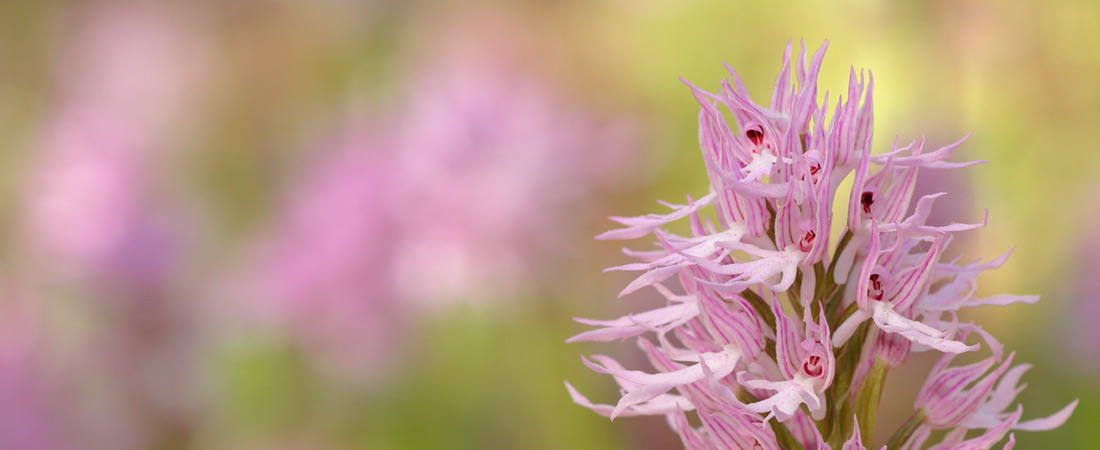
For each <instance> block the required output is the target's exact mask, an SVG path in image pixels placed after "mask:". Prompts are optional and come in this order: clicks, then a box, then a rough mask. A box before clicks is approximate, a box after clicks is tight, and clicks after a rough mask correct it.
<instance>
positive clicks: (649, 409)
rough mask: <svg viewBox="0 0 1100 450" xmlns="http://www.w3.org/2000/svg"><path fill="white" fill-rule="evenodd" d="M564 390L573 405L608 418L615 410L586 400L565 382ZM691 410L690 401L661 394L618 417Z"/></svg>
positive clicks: (681, 397)
mask: <svg viewBox="0 0 1100 450" xmlns="http://www.w3.org/2000/svg"><path fill="white" fill-rule="evenodd" d="M565 389H566V390H568V391H569V396H570V397H571V398H572V399H573V402H574V403H576V404H578V405H581V406H583V407H585V408H588V409H591V410H592V411H593V412H595V413H596V414H599V415H601V416H604V417H608V416H610V415H611V413H612V412H613V411H614V410H615V407H614V406H612V405H600V404H595V403H592V402H591V401H589V400H588V398H587V397H585V396H583V395H581V393H580V392H577V389H576V388H574V387H573V385H571V384H569V382H568V381H566V382H565ZM693 409H695V404H694V403H692V402H691V400H688V399H687V398H684V397H683V396H680V395H673V394H662V395H658V396H656V397H653V399H651V400H649V401H647V402H642V403H639V404H637V405H633V406H631V407H629V408H626V409H625V410H623V411H622V412H621V413H619V415H620V416H624V417H630V416H664V415H668V414H675V413H676V412H677V411H691V410H693Z"/></svg>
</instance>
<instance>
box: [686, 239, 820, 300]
mask: <svg viewBox="0 0 1100 450" xmlns="http://www.w3.org/2000/svg"><path fill="white" fill-rule="evenodd" d="M719 246H720V247H722V248H726V249H729V250H740V251H743V252H745V253H748V254H749V255H750V256H755V257H757V258H759V259H757V260H754V261H749V262H744V263H732V264H724V265H720V264H716V263H711V264H708V263H706V262H701V263H700V264H699V266H700V267H702V268H703V269H706V270H708V271H711V272H714V273H717V274H723V275H734V276H735V277H734V278H733V279H732V280H730V281H728V282H726V283H709V282H704V284H708V285H710V286H712V287H715V288H718V289H719V290H722V291H729V292H740V291H741V290H743V289H744V288H746V287H749V286H752V285H754V284H765V285H767V286H768V287H769V288H771V289H772V290H774V291H776V292H783V291H786V290H787V289H788V288H790V287H791V285H792V284H794V280H795V276H796V275H797V274H798V265H799V264H801V263H802V260H803V259H805V258H806V255H807V253H806V252H803V251H802V250H800V249H799V248H798V246H797V245H791V246H788V247H787V248H786V249H785V250H782V251H775V250H764V249H762V248H760V247H757V246H754V245H749V244H744V243H741V242H723V243H720V244H719ZM775 276H779V277H780V279H779V281H778V282H777V283H775V284H772V283H769V282H768V280H769V279H771V278H772V277H775Z"/></svg>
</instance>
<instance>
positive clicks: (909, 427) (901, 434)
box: [886, 409, 924, 449]
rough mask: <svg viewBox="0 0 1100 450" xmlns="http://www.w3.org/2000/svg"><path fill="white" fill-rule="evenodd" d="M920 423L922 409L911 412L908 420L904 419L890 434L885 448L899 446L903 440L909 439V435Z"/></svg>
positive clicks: (922, 421)
mask: <svg viewBox="0 0 1100 450" xmlns="http://www.w3.org/2000/svg"><path fill="white" fill-rule="evenodd" d="M922 423H924V410H923V409H921V410H917V412H915V413H913V415H912V416H910V417H909V420H906V421H905V423H904V424H902V425H901V427H899V428H898V429H897V431H895V432H894V434H893V435H892V436H890V440H888V441H886V448H888V449H896V448H901V446H902V445H905V441H908V440H909V437H910V436H912V435H913V432H914V431H917V428H918V427H920V425H921V424H922Z"/></svg>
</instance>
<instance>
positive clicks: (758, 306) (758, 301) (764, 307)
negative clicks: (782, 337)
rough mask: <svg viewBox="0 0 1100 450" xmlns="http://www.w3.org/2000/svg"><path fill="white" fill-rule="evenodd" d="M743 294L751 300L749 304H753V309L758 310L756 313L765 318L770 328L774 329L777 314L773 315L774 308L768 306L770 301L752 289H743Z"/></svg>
mask: <svg viewBox="0 0 1100 450" xmlns="http://www.w3.org/2000/svg"><path fill="white" fill-rule="evenodd" d="M741 296H742V297H744V298H745V300H748V301H749V304H750V305H752V309H753V310H755V311H756V315H758V316H760V318H761V319H764V323H767V324H768V328H769V329H771V330H774V329H775V316H774V315H772V309H771V307H769V306H768V302H765V301H764V299H763V298H762V297H760V295H759V294H757V293H756V292H753V291H752V290H751V289H745V290H744V291H741Z"/></svg>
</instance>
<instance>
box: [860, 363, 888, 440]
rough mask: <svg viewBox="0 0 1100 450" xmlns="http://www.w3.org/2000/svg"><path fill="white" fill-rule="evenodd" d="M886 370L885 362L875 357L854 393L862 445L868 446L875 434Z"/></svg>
mask: <svg viewBox="0 0 1100 450" xmlns="http://www.w3.org/2000/svg"><path fill="white" fill-rule="evenodd" d="M888 370H889V369H888V368H887V367H886V364H883V363H882V361H879V360H877V359H876V360H875V362H874V363H873V364H871V370H870V371H868V372H867V376H866V377H864V378H863V383H862V384H860V385H859V391H858V392H857V393H856V403H855V408H856V420H857V421H858V422H859V434H860V436H861V437H862V438H863V446H864V447H868V448H870V447H871V440H872V439H874V436H875V419H876V418H877V416H878V404H879V401H880V400H881V399H882V386H883V385H884V384H886V372H887V371H888Z"/></svg>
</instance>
